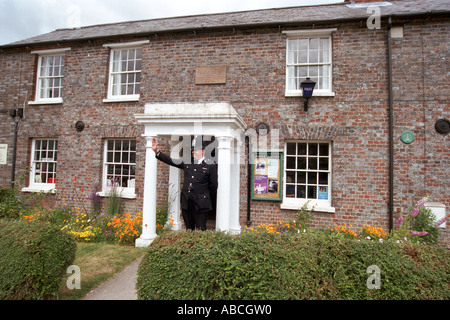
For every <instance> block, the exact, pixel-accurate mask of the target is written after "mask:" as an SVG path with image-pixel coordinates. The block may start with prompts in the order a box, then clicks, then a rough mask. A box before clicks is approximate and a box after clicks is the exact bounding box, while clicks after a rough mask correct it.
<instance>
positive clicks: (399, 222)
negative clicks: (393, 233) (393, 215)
mask: <svg viewBox="0 0 450 320" xmlns="http://www.w3.org/2000/svg"><path fill="white" fill-rule="evenodd" d="M402 222H403V217H400V219H398V220H397V224H396V225H397V227H400V225H401V224H402Z"/></svg>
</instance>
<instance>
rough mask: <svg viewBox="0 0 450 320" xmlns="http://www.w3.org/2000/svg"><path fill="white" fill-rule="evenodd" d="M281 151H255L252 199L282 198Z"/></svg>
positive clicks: (277, 199)
mask: <svg viewBox="0 0 450 320" xmlns="http://www.w3.org/2000/svg"><path fill="white" fill-rule="evenodd" d="M282 161H283V157H282V153H281V152H264V153H259V152H255V153H253V156H252V199H253V200H272V201H281V200H282V195H283V193H282V185H283V184H282V181H281V177H282V167H283V166H282V164H283V162H282Z"/></svg>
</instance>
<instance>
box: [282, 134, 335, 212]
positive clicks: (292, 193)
mask: <svg viewBox="0 0 450 320" xmlns="http://www.w3.org/2000/svg"><path fill="white" fill-rule="evenodd" d="M331 147H332V144H331V142H329V141H290V142H287V143H286V145H285V152H284V154H285V160H284V163H285V170H284V179H283V180H284V187H283V190H284V194H283V203H282V208H283V207H284V208H286V209H297V208H298V207H302V206H303V205H304V204H306V203H308V205H309V206H310V207H312V206H316V209H317V208H318V207H320V208H321V209H324V210H325V211H333V208H331V181H332V180H331V168H332V166H331V161H332V149H331Z"/></svg>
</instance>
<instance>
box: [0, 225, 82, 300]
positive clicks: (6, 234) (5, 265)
mask: <svg viewBox="0 0 450 320" xmlns="http://www.w3.org/2000/svg"><path fill="white" fill-rule="evenodd" d="M76 248H77V244H76V241H75V239H74V238H73V237H71V236H70V235H68V234H66V233H65V232H62V231H61V230H59V229H58V228H56V227H54V226H51V225H48V224H44V223H38V222H34V223H26V222H23V221H8V222H7V221H1V220H0V275H1V276H0V299H1V300H42V299H49V298H52V297H54V296H55V295H56V294H57V293H58V291H59V288H60V287H61V281H62V277H63V275H64V274H65V273H66V270H67V267H68V266H70V265H71V264H72V263H73V261H74V259H75V252H76Z"/></svg>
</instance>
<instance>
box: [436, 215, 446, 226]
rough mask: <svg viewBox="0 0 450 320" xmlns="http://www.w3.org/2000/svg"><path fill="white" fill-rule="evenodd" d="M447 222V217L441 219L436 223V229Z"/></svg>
mask: <svg viewBox="0 0 450 320" xmlns="http://www.w3.org/2000/svg"><path fill="white" fill-rule="evenodd" d="M446 220H447V217H445V218H444V219H441V220H439V221H438V223H436V225H435V226H434V227H435V228H437V227H439V226H440V225H441V224H443V223H444V222H445V221H446Z"/></svg>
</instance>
